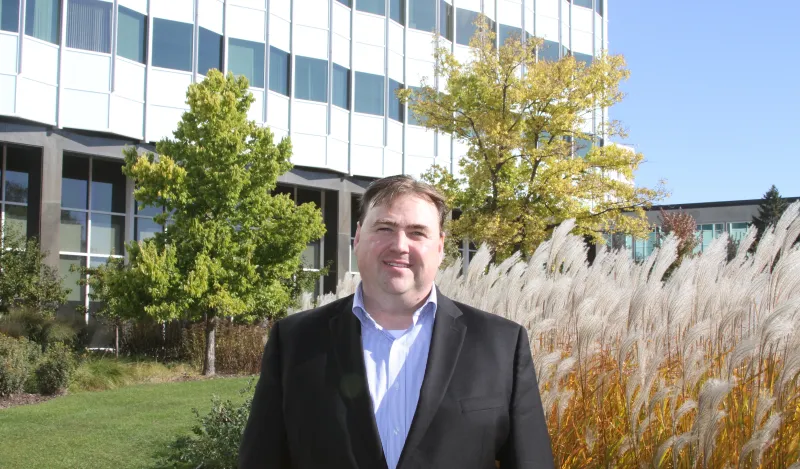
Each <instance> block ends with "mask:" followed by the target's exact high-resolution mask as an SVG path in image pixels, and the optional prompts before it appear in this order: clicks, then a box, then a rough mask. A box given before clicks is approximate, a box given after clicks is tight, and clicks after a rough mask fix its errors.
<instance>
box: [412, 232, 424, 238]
mask: <svg viewBox="0 0 800 469" xmlns="http://www.w3.org/2000/svg"><path fill="white" fill-rule="evenodd" d="M411 234H412V235H414V236H423V237H424V236H426V235H425V232H424V231H414V232H413V233H411Z"/></svg>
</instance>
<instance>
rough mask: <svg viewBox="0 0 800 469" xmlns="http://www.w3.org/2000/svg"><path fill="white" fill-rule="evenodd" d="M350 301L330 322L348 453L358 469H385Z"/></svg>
mask: <svg viewBox="0 0 800 469" xmlns="http://www.w3.org/2000/svg"><path fill="white" fill-rule="evenodd" d="M352 310H353V299H352V297H351V298H350V299H349V300H347V301H343V302H342V306H341V308H340V310H339V311H337V312H336V313H335V314H334V316H333V318H331V320H330V328H331V336H332V339H333V349H334V353H335V355H336V361H337V363H338V365H339V372H340V375H339V392H340V393H341V396H342V400H343V401H344V403H345V405H346V406H347V416H346V418H347V425H348V427H349V428H350V430H351V432H352V433H351V435H350V438H351V441H352V442H353V445H352V451H353V454H354V456H355V458H356V461H357V463H358V466H359V467H360V468H362V469H373V468H378V469H381V468H383V469H386V468H387V465H386V458H385V457H384V455H383V446H382V445H381V439H380V434H379V433H378V425H377V423H376V422H375V412H374V410H373V407H372V398H371V397H370V395H369V386H368V383H367V372H366V368H365V366H364V352H363V348H362V346H361V323H360V322H359V320H358V318H356V317H355V315H354V314H353V311H352Z"/></svg>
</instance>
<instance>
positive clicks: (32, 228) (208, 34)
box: [0, 0, 608, 306]
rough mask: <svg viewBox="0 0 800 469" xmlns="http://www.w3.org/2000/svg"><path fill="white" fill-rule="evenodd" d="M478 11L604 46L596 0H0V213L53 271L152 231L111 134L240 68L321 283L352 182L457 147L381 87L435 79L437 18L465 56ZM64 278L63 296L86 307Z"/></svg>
mask: <svg viewBox="0 0 800 469" xmlns="http://www.w3.org/2000/svg"><path fill="white" fill-rule="evenodd" d="M480 12H482V13H484V14H485V15H486V16H487V17H488V18H489V19H490V20H491V22H492V24H493V26H494V27H495V28H496V31H497V36H498V41H504V39H505V38H506V37H508V36H510V35H512V34H515V33H516V34H519V33H521V32H522V31H525V32H526V33H528V34H530V35H534V36H537V37H541V38H544V39H545V41H546V42H545V45H544V47H543V48H542V49H541V51H540V55H541V56H542V57H544V58H557V57H559V56H561V55H563V54H572V55H574V56H575V57H576V58H577V59H579V60H584V61H590V60H591V58H592V56H593V55H596V54H599V53H600V51H601V50H603V49H606V48H607V24H608V22H607V5H606V0H572V1H567V0H227V1H222V0H113V1H112V0H0V146H1V148H2V162H1V163H2V183H3V191H2V222H3V223H4V224H6V223H9V224H17V225H18V226H19V227H21V228H22V229H23V230H26V231H27V233H28V234H29V235H36V236H39V237H40V239H41V242H42V246H43V248H44V249H46V250H48V251H49V252H50V255H49V257H48V262H50V263H51V264H53V265H58V266H61V268H62V273H64V274H68V271H67V270H63V269H67V267H68V266H69V265H70V264H79V265H93V264H97V263H101V262H105V260H106V258H108V257H109V256H118V255H122V254H123V249H124V248H123V244H124V242H125V241H126V240H130V239H142V238H144V237H147V236H149V235H151V234H152V233H153V232H154V231H155V230H158V229H160V227H159V226H158V225H155V224H154V223H153V221H152V216H153V213H151V212H150V211H147V210H137V207H136V205H135V203H134V201H133V199H132V196H131V193H132V184H131V181H128V180H126V178H125V177H124V176H123V175H122V173H121V171H120V168H121V165H122V153H121V150H122V148H123V147H124V146H125V145H134V146H138V147H141V148H142V149H152V148H153V145H152V143H153V142H156V141H158V140H159V139H161V138H162V137H165V136H169V135H171V132H172V130H173V129H174V127H175V125H176V122H177V121H178V120H179V119H180V116H181V114H182V113H183V112H184V111H185V110H186V109H187V106H186V104H185V91H186V88H187V86H188V85H189V84H191V83H193V82H196V81H198V80H202V79H203V76H204V74H205V73H206V72H207V71H208V70H209V69H212V68H216V69H221V70H223V71H225V72H227V71H231V72H233V73H235V74H241V75H245V76H246V77H247V78H248V79H249V81H250V84H251V87H252V88H251V90H252V93H253V95H254V96H255V103H254V104H253V106H252V108H251V109H250V117H251V118H252V119H254V120H255V121H256V122H259V123H262V124H263V125H265V126H268V127H270V128H271V129H272V131H273V132H274V133H275V134H276V135H277V136H278V137H281V136H286V135H290V136H291V138H292V143H293V147H294V155H293V162H294V164H295V165H296V166H295V169H294V170H292V171H291V172H290V173H288V174H285V175H283V176H282V177H281V186H280V188H279V190H280V191H283V192H287V193H290V194H291V195H292V196H293V197H294V198H295V200H296V201H297V202H298V203H303V202H308V201H313V202H315V203H316V204H318V206H319V207H320V208H321V209H322V211H323V213H324V215H325V221H326V224H327V227H328V233H327V234H326V236H325V237H324V239H323V240H321V241H319V242H318V243H315V244H314V245H312V246H309V248H308V250H307V251H306V261H307V263H308V265H309V267H310V268H319V267H320V266H322V265H325V264H328V263H331V265H332V268H331V273H330V275H328V277H327V278H325V279H324V280H322V281H321V282H320V285H319V286H318V290H331V289H332V288H333V287H334V286H335V284H336V281H337V278H341V277H342V276H343V275H344V274H345V273H346V272H348V271H350V270H351V269H354V268H355V262H354V260H353V259H351V255H350V243H351V237H352V227H353V226H354V225H355V211H354V206H355V204H354V196H355V195H357V194H359V193H361V192H363V190H364V187H366V185H367V184H368V183H369V181H370V180H371V179H374V178H378V177H382V176H387V175H392V174H400V173H406V174H412V175H416V174H419V173H421V172H422V171H424V170H425V169H426V168H428V167H429V166H430V165H431V164H432V163H434V162H436V163H438V164H443V165H445V166H449V167H450V168H451V169H452V168H453V165H454V162H456V161H458V158H459V156H460V155H463V154H464V153H465V148H464V147H463V146H462V145H461V144H459V143H458V142H453V141H452V140H451V139H450V138H449V137H448V136H446V135H436V134H435V133H433V132H428V131H425V130H424V129H423V128H422V127H419V126H417V125H415V124H416V121H415V120H414V118H413V116H410V115H409V114H408V112H407V109H406V108H405V106H403V105H401V104H400V103H399V102H398V100H397V98H396V97H395V95H394V90H396V89H398V88H400V87H415V86H419V85H420V83H421V79H422V78H423V77H430V78H433V74H434V67H433V41H432V39H433V34H434V32H441V34H442V36H443V38H444V42H445V45H446V46H448V47H451V48H452V50H453V51H454V52H455V53H456V55H457V56H458V57H460V58H466V57H468V56H469V48H468V46H467V44H468V41H469V38H470V37H471V36H472V34H473V32H474V26H473V21H474V20H475V18H476V17H477V15H478V14H479V13H480ZM600 118H601V116H599V115H598V116H595V118H594V122H595V124H596V123H599V119H600ZM68 275H71V276H72V277H70V278H68V279H67V280H66V281H67V282H68V283H70V287H71V288H73V292H72V294H71V296H70V300H71V301H72V302H74V304H85V305H87V306H91V305H89V303H88V295H87V293H86V292H85V291H84V290H82V289H81V288H80V287H77V286H75V285H74V282H75V280H76V278H74V275H75V274H68Z"/></svg>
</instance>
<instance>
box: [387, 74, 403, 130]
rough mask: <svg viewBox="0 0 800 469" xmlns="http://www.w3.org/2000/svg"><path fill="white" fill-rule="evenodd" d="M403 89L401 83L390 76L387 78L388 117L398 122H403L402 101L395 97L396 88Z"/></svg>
mask: <svg viewBox="0 0 800 469" xmlns="http://www.w3.org/2000/svg"><path fill="white" fill-rule="evenodd" d="M401 89H403V85H402V84H401V83H398V82H396V81H394V80H392V79H391V78H390V79H389V118H390V119H394V120H396V121H398V122H403V103H401V102H400V98H398V97H397V94H396V93H397V90H401Z"/></svg>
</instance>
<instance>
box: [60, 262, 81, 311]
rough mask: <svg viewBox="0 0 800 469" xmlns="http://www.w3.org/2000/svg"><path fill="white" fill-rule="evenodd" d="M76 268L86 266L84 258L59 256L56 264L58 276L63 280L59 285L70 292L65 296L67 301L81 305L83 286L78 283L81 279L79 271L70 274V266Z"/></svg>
mask: <svg viewBox="0 0 800 469" xmlns="http://www.w3.org/2000/svg"><path fill="white" fill-rule="evenodd" d="M72 265H75V266H77V267H85V266H86V258H85V257H78V256H61V259H60V260H59V263H58V275H59V276H60V277H61V278H62V279H63V280H62V283H61V285H63V286H64V288H68V289H70V290H71V291H70V292H69V294H68V295H67V301H75V302H78V303H80V304H83V298H84V286H82V285H79V284H78V281H79V280H80V279H81V273H80V271H78V270H76V271H75V272H70V266H72Z"/></svg>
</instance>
